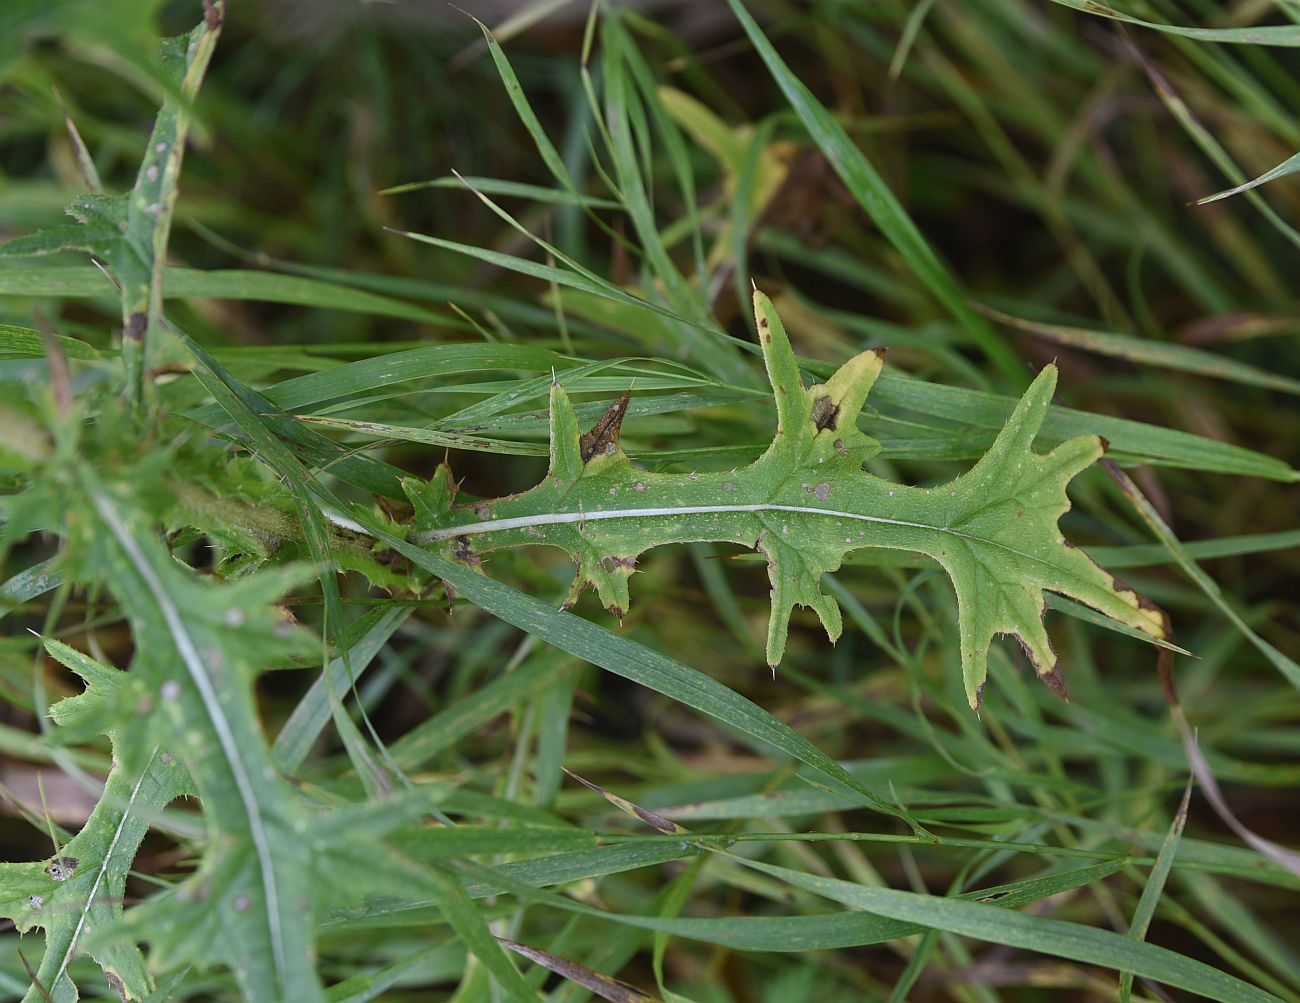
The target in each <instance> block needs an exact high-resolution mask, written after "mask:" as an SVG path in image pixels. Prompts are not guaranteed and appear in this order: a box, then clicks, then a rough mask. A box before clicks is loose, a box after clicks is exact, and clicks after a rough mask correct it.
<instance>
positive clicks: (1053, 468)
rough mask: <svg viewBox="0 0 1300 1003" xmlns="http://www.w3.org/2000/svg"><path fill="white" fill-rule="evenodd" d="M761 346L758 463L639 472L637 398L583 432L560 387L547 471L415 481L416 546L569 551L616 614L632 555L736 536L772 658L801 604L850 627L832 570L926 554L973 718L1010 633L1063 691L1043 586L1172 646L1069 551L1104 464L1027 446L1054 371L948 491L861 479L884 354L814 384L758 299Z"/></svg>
mask: <svg viewBox="0 0 1300 1003" xmlns="http://www.w3.org/2000/svg"><path fill="white" fill-rule="evenodd" d="M754 312H755V319H756V321H757V325H758V332H759V341H760V343H761V345H762V350H763V359H764V362H765V364H766V367H767V374H768V379H769V380H770V382H771V384H772V391H773V396H774V399H775V404H776V414H777V429H776V434H775V435H774V437H773V439H772V442H771V444H770V445H769V446H768V448H767V450H766V451H765V452H764V453H763V455H762V456H760V457H759V458H758V459H756V460H755V461H754V462H753V463H751V464H750V465H749V466H746V467H743V468H740V469H737V470H732V471H722V472H709V473H691V474H676V473H650V472H646V471H640V470H637V469H636V468H635V467H633V465H632V463H631V462H630V461H629V459H628V458H627V456H626V455H625V454H624V453H623V452H622V450H621V449H620V448H619V447H618V429H619V425H620V423H621V421H622V414H623V410H625V408H626V402H625V401H620V402H619V403H618V404H615V405H614V407H612V408H611V409H610V411H609V412H607V413H606V415H605V416H604V417H602V418H601V420H600V422H598V423H597V425H596V427H595V428H593V429H592V431H591V432H589V433H587V435H585V436H583V435H580V434H579V431H578V425H577V420H576V418H575V417H574V411H573V405H572V403H571V402H570V400H569V398H568V395H567V393H566V392H565V390H564V388H563V387H561V386H559V385H558V384H556V385H553V386H552V388H551V396H550V408H551V410H550V413H551V447H550V457H551V460H550V468H549V470H548V471H547V474H546V477H545V478H544V479H543V480H542V482H541V483H540V484H538V485H537V486H536V487H534V488H532V489H531V490H529V491H525V492H523V493H522V494H518V495H513V496H510V497H506V498H499V499H495V500H491V501H481V502H478V503H476V504H474V505H472V506H467V505H456V504H455V503H454V492H453V491H452V490H451V487H450V486H451V484H452V479H451V475H450V473H449V472H448V471H447V470H446V468H445V467H444V468H440V469H439V471H438V473H437V474H435V477H434V482H435V485H436V486H434V487H427V486H424V485H421V484H418V483H410V484H408V492H409V493H410V494H411V497H412V501H413V502H414V503H415V507H416V518H415V524H414V525H413V527H412V532H411V535H410V540H411V541H412V542H413V543H416V544H419V545H421V546H427V547H431V548H433V549H435V550H436V551H437V552H438V553H440V554H442V555H443V556H447V557H450V558H452V559H454V560H457V561H459V562H461V563H463V564H466V565H468V566H470V567H475V568H477V567H480V566H481V564H482V561H481V555H482V554H485V553H488V552H490V551H494V550H501V549H505V548H511V547H520V546H525V545H537V544H543V545H549V546H556V547H560V548H562V549H563V550H565V551H567V552H568V553H569V554H570V555H571V556H572V557H573V559H574V561H575V562H576V563H577V565H578V573H577V575H576V577H575V578H574V584H573V588H572V590H571V592H570V601H572V600H573V599H575V598H576V597H577V595H578V594H579V593H580V591H581V590H582V589H583V588H584V587H591V588H594V589H595V590H596V592H597V594H598V595H599V597H600V601H601V603H602V604H603V605H604V606H605V607H606V609H608V610H609V611H610V612H612V613H614V614H615V615H617V616H622V615H623V613H624V612H625V611H626V609H627V605H628V579H629V578H630V576H631V574H632V572H633V571H634V570H635V567H636V561H637V558H638V557H639V556H640V555H641V554H642V553H644V552H645V551H646V550H649V549H650V548H651V547H657V546H662V545H664V544H670V543H691V542H707V541H726V542H731V543H737V544H741V545H743V546H747V547H750V548H753V549H755V550H758V551H761V552H762V553H763V554H764V555H765V556H766V557H767V566H768V577H769V579H770V582H771V587H772V609H771V618H770V621H769V627H768V637H767V660H768V662H769V664H771V665H772V666H773V667H775V666H776V665H777V664H778V663H779V662H780V661H781V657H782V655H783V653H784V651H785V643H786V635H787V632H788V629H789V622H790V616H791V614H792V612H793V610H794V607H795V606H806V607H809V608H811V609H812V610H814V611H815V612H816V613H817V615H818V617H819V618H820V619H821V621H822V624H823V625H824V626H825V628H826V631H827V634H828V635H829V636H830V638H831V640H832V641H833V640H835V639H836V638H837V637H838V636H839V633H840V630H841V626H842V620H841V616H840V610H839V607H838V605H837V603H836V602H835V600H834V598H832V597H831V596H829V595H827V594H826V593H824V592H822V590H821V576H822V575H823V574H825V573H827V572H831V571H835V570H836V569H838V568H839V566H840V564H841V562H842V561H843V559H844V556H845V555H846V554H848V553H850V552H851V551H854V550H858V549H860V548H863V547H885V548H891V549H898V550H908V551H914V552H917V553H921V554H926V555H928V556H929V557H932V558H934V559H935V560H936V561H938V562H939V564H940V565H942V566H943V568H944V570H945V571H946V572H947V573H948V576H949V578H950V579H951V580H952V583H953V587H954V589H955V590H956V593H957V606H958V623H959V630H960V641H961V663H962V678H963V683H964V686H965V690H966V694H967V697H968V699H969V701H970V704H971V706H972V707H974V708H978V707H979V704H980V698H981V691H982V688H983V685H984V680H985V677H986V676H987V673H988V649H989V645H990V643H991V642H992V640H993V638H994V636H995V635H998V634H1010V635H1012V636H1014V637H1015V638H1016V639H1017V640H1018V641H1019V642H1020V644H1021V645H1022V646H1023V648H1024V649H1025V652H1026V654H1027V655H1028V656H1029V658H1030V661H1031V662H1032V663H1033V665H1034V668H1035V671H1036V672H1037V673H1038V675H1039V676H1040V677H1041V678H1042V679H1043V680H1044V681H1045V682H1047V683H1048V685H1050V686H1051V687H1052V688H1053V689H1054V690H1055V691H1056V692H1058V693H1060V694H1061V695H1064V694H1065V684H1064V681H1063V678H1062V675H1061V672H1060V670H1059V668H1058V666H1057V662H1056V656H1055V654H1054V653H1053V651H1052V646H1051V642H1050V641H1049V639H1048V636H1047V632H1046V630H1045V628H1044V626H1043V614H1044V611H1045V608H1046V604H1045V599H1044V592H1055V593H1059V594H1061V595H1065V596H1069V597H1070V598H1072V599H1076V600H1078V601H1079V602H1081V603H1084V604H1085V605H1087V606H1090V607H1092V608H1093V609H1096V610H1098V611H1099V612H1101V613H1104V614H1106V615H1107V616H1109V617H1112V618H1113V619H1115V620H1118V621H1120V622H1121V623H1124V624H1126V625H1128V626H1130V627H1133V628H1135V629H1137V630H1139V631H1142V632H1143V633H1145V634H1148V635H1150V636H1153V637H1157V638H1160V639H1164V640H1167V639H1168V629H1167V626H1166V622H1165V617H1164V614H1163V613H1162V612H1161V611H1160V610H1158V609H1157V608H1155V607H1154V606H1152V605H1151V604H1150V603H1148V602H1147V601H1146V600H1144V599H1142V598H1141V597H1140V596H1138V595H1137V594H1136V593H1135V592H1133V591H1132V590H1131V589H1128V588H1126V587H1125V586H1123V585H1121V584H1120V583H1119V582H1117V581H1116V580H1115V579H1114V578H1113V577H1112V576H1111V575H1109V574H1107V573H1106V572H1105V571H1103V570H1102V569H1101V568H1099V567H1098V566H1097V565H1096V564H1094V563H1093V562H1092V560H1091V559H1089V558H1088V557H1087V556H1086V555H1085V554H1084V553H1083V552H1082V551H1081V550H1079V549H1077V548H1075V547H1073V546H1072V545H1071V544H1069V543H1068V542H1067V541H1066V540H1065V539H1064V538H1063V537H1062V536H1061V533H1060V530H1059V529H1058V527H1057V522H1058V520H1059V519H1060V517H1061V516H1062V515H1063V514H1064V513H1065V512H1066V511H1067V510H1068V509H1069V507H1070V502H1069V499H1068V497H1067V496H1066V490H1065V489H1066V486H1067V485H1068V484H1069V482H1070V480H1071V479H1072V478H1073V477H1074V475H1075V474H1077V473H1078V472H1079V471H1081V470H1083V469H1084V468H1085V467H1087V466H1088V465H1089V464H1091V463H1092V462H1093V461H1094V460H1096V459H1097V458H1098V457H1099V456H1100V455H1101V453H1102V444H1101V440H1100V439H1098V438H1097V437H1096V436H1079V437H1076V438H1072V439H1069V440H1067V441H1066V442H1064V443H1062V444H1061V445H1059V446H1057V447H1056V448H1055V449H1054V450H1052V452H1050V453H1047V454H1040V453H1036V452H1035V451H1034V450H1033V448H1032V446H1033V442H1034V438H1035V436H1036V435H1037V434H1038V430H1039V428H1040V426H1041V425H1042V422H1043V418H1044V416H1045V414H1046V412H1047V408H1048V405H1049V403H1050V401H1051V397H1052V391H1053V390H1054V388H1055V386H1056V369H1055V367H1053V366H1047V367H1046V368H1044V370H1043V371H1042V372H1041V373H1040V374H1039V375H1038V377H1037V378H1036V379H1035V380H1034V382H1033V384H1032V386H1030V388H1029V390H1028V391H1026V393H1025V396H1024V397H1023V398H1022V399H1021V401H1020V403H1019V404H1018V406H1017V407H1016V409H1015V411H1014V412H1013V413H1012V415H1011V417H1010V418H1009V419H1008V420H1007V422H1006V425H1005V426H1004V427H1003V428H1002V430H1001V432H1000V433H999V434H998V436H997V438H996V440H995V441H994V443H993V445H992V447H991V448H990V449H989V451H988V452H987V453H986V454H985V455H984V457H983V458H981V459H980V461H979V462H978V463H977V464H976V465H975V466H974V467H973V468H972V469H971V470H969V471H968V472H966V473H965V474H962V475H961V476H959V477H957V478H956V479H954V480H952V481H950V482H948V483H947V484H943V485H940V486H937V487H932V488H917V487H909V486H906V485H902V484H894V483H891V482H889V481H886V480H883V479H881V478H879V477H876V476H874V475H872V474H869V473H867V472H865V471H864V470H863V463H864V462H865V461H866V460H867V459H869V458H870V457H871V456H873V455H874V454H875V453H876V452H877V451H878V450H879V445H878V444H877V443H876V442H875V440H873V439H871V438H870V437H869V436H867V435H866V434H865V433H863V432H862V431H861V430H860V429H859V428H858V425H857V422H858V416H859V414H860V412H861V410H862V407H863V404H864V402H865V401H866V398H867V394H868V393H869V392H870V390H871V386H872V384H873V383H874V382H875V379H876V377H877V376H878V375H879V373H880V370H881V366H882V365H883V361H884V353H883V352H880V351H870V352H864V353H862V354H861V355H858V356H857V357H855V358H853V359H851V360H849V361H848V362H846V363H845V364H844V365H843V366H842V367H840V369H839V370H838V371H837V372H835V373H834V374H833V375H832V376H831V377H830V379H828V380H827V381H826V382H825V383H824V384H817V385H815V386H812V387H805V386H804V383H803V380H802V378H801V376H800V373H799V367H798V364H797V362H796V359H795V355H794V351H793V350H792V348H791V346H790V340H789V337H788V335H787V334H786V331H785V328H784V326H783V325H782V324H781V319H780V318H779V317H778V316H777V314H776V310H775V309H774V308H773V306H772V303H771V301H770V300H769V299H768V298H767V297H766V296H765V295H763V294H762V293H760V292H755V294H754Z"/></svg>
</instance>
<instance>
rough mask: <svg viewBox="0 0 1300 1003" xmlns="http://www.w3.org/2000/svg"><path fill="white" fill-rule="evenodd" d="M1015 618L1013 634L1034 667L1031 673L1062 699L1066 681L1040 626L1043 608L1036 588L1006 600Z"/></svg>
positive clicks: (1042, 625) (1042, 627)
mask: <svg viewBox="0 0 1300 1003" xmlns="http://www.w3.org/2000/svg"><path fill="white" fill-rule="evenodd" d="M1009 605H1010V607H1011V613H1012V616H1013V617H1014V633H1015V638H1016V640H1017V641H1019V642H1020V647H1021V648H1023V649H1024V652H1025V655H1026V657H1028V659H1029V661H1030V664H1032V665H1033V667H1034V672H1035V673H1036V674H1037V675H1038V677H1039V678H1040V679H1042V680H1043V681H1044V682H1046V683H1047V684H1048V685H1049V686H1051V687H1052V689H1053V690H1055V691H1056V692H1057V693H1059V694H1060V695H1062V696H1064V695H1065V693H1064V690H1065V681H1064V677H1063V676H1062V675H1061V672H1060V669H1059V668H1058V667H1057V660H1056V652H1055V651H1054V650H1053V648H1052V641H1051V638H1049V637H1048V636H1047V628H1046V627H1045V626H1044V624H1043V614H1044V612H1045V611H1046V605H1045V604H1044V602H1043V593H1042V591H1041V590H1040V589H1038V588H1032V589H1031V588H1025V589H1022V590H1019V591H1018V592H1017V593H1015V594H1014V598H1011V599H1010V600H1009Z"/></svg>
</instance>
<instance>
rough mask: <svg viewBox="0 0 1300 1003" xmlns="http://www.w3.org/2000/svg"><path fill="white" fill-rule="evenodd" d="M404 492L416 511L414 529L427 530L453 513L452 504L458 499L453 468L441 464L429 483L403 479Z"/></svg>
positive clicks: (417, 479) (413, 478) (410, 478)
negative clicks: (452, 473) (452, 472)
mask: <svg viewBox="0 0 1300 1003" xmlns="http://www.w3.org/2000/svg"><path fill="white" fill-rule="evenodd" d="M402 491H403V492H404V493H405V494H406V498H407V500H408V501H409V502H410V503H411V506H412V507H413V508H414V509H415V517H414V519H413V521H412V529H415V530H421V529H427V528H429V527H430V526H433V525H435V524H437V523H438V521H439V520H440V519H441V518H442V517H443V516H445V515H446V514H447V513H448V512H450V511H451V505H452V502H453V501H455V499H456V481H455V479H454V478H453V477H452V476H451V468H450V467H449V466H447V464H445V463H440V464H438V469H437V470H435V471H434V472H433V476H432V477H431V478H430V479H429V480H427V481H425V480H421V479H420V478H418V477H403V478H402Z"/></svg>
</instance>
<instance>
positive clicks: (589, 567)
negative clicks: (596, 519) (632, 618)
mask: <svg viewBox="0 0 1300 1003" xmlns="http://www.w3.org/2000/svg"><path fill="white" fill-rule="evenodd" d="M635 570H636V557H635V556H631V555H621V554H603V555H600V554H596V553H594V552H593V551H590V550H584V551H582V552H581V554H580V555H579V557H578V573H577V574H576V575H575V576H574V578H573V582H572V584H570V586H569V593H568V596H567V598H566V599H565V605H566V606H572V605H573V604H574V603H575V602H577V600H578V596H579V595H581V593H582V590H583V589H584V588H585V587H587V586H591V587H592V588H594V589H595V590H596V595H597V597H599V599H600V604H601V605H602V606H604V607H605V610H606V611H607V612H609V613H611V614H613V615H614V616H616V617H618V618H619V619H620V620H621V619H622V618H623V617H624V616H626V615H627V611H628V608H629V607H630V605H631V600H630V598H629V595H628V579H629V578H631V577H632V572H633V571H635Z"/></svg>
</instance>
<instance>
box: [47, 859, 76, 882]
mask: <svg viewBox="0 0 1300 1003" xmlns="http://www.w3.org/2000/svg"><path fill="white" fill-rule="evenodd" d="M79 863H81V861H80V860H78V859H77V858H76V857H55V858H54V859H53V860H51V861H50V862H49V864H47V865H46V867H45V873H46V874H48V875H49V876H50V877H52V878H53V879H54V880H55V881H67V880H68V878H70V877H72V875H73V873H74V872H75V871H76V870H77V865H78V864H79Z"/></svg>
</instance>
